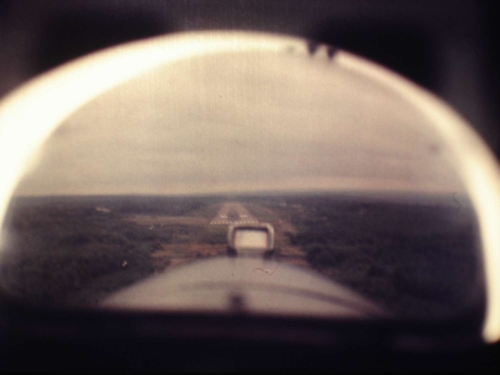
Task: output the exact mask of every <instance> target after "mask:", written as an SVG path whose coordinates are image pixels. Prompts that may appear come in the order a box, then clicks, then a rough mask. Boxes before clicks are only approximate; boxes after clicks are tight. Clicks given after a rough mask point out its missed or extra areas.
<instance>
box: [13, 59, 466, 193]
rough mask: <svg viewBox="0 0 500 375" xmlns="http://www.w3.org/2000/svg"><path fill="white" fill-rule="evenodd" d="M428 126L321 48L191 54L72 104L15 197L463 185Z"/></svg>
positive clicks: (438, 188) (447, 187)
mask: <svg viewBox="0 0 500 375" xmlns="http://www.w3.org/2000/svg"><path fill="white" fill-rule="evenodd" d="M124 64H126V62H124ZM77 89H78V88H75V90H77ZM429 129H430V128H429V126H428V124H426V123H425V120H424V119H423V118H422V117H421V116H420V115H419V113H417V112H415V110H414V109H412V108H411V107H410V106H409V105H408V104H406V103H405V102H404V101H403V100H401V99H400V98H397V97H394V96H393V94H392V93H391V92H388V91H387V90H385V89H383V88H381V87H379V86H377V85H375V84H372V83H368V82H366V81H363V80H362V79H361V78H360V77H357V76H355V75H353V74H352V73H350V72H347V71H346V70H345V69H343V68H340V67H339V66H337V65H336V64H335V62H332V61H329V60H328V59H327V58H326V56H316V57H315V58H311V57H308V56H305V55H303V54H297V55H294V54H290V53H285V52H283V53H269V52H268V53H266V54H262V53H257V52H251V53H250V52H249V53H246V54H241V53H240V54H238V55H236V54H230V53H226V54H219V55H214V56H209V57H199V58H192V59H191V60H188V61H184V62H181V63H176V64H175V65H169V66H165V67H162V68H161V69H157V70H155V71H152V72H150V73H148V74H147V75H145V76H141V77H140V78H138V79H135V80H133V81H130V82H128V83H126V84H124V85H121V86H120V87H116V88H114V89H113V90H111V91H109V92H107V93H105V94H104V95H102V96H100V97H99V98H96V99H95V100H93V101H92V102H89V103H88V104H87V105H86V106H85V107H83V108H81V109H80V110H78V111H77V112H76V113H74V114H73V115H72V116H71V117H70V118H68V119H67V121H66V122H65V124H64V125H63V126H61V127H60V128H59V129H58V130H57V131H56V132H55V133H54V134H53V136H52V138H51V139H50V141H49V142H48V143H47V145H46V147H45V149H44V150H43V153H42V154H41V157H40V161H39V165H38V167H37V169H36V170H35V172H34V173H32V174H31V175H29V176H27V178H25V180H24V181H23V182H22V183H21V184H20V186H19V188H18V194H26V195H32V194H34V195H40V194H43V195H45V194H127V193H136V194H178V193H210V192H226V191H246V190H251V191H252V190H259V189H260V190H267V189H286V190H300V189H314V190H323V189H343V190H398V191H408V190H415V191H440V192H443V191H444V192H447V191H459V190H461V186H460V184H459V182H458V180H457V179H456V178H455V177H454V175H453V174H452V173H451V170H450V168H449V167H448V166H447V164H446V162H445V161H444V159H443V158H442V156H441V154H440V153H439V152H438V151H437V150H439V149H440V145H439V142H437V141H436V139H434V137H433V134H432V132H431V131H430V130H429Z"/></svg>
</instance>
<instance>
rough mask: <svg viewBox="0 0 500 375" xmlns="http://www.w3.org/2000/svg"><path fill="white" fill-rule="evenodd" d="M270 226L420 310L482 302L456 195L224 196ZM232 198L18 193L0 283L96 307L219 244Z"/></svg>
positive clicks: (356, 279)
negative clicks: (218, 221)
mask: <svg viewBox="0 0 500 375" xmlns="http://www.w3.org/2000/svg"><path fill="white" fill-rule="evenodd" d="M230 199H231V200H237V201H238V202H240V203H241V204H242V205H243V206H244V207H245V208H246V209H247V210H248V211H249V212H250V213H251V214H252V215H253V216H254V217H255V218H257V219H258V220H259V221H261V222H269V223H271V224H272V225H273V226H274V228H275V235H276V241H275V242H276V246H277V247H278V248H279V255H278V258H279V260H280V261H281V262H283V263H288V264H293V265H295V266H300V267H308V268H311V269H314V270H316V271H317V272H320V273H322V274H323V275H325V276H326V277H329V278H330V279H332V280H335V281H338V282H340V283H342V284H344V285H347V286H349V287H351V288H352V289H354V290H356V291H357V292H359V293H360V294H362V295H364V296H366V297H368V298H370V299H372V300H374V301H376V302H378V303H379V304H381V305H383V306H386V307H387V308H388V309H390V310H391V311H393V312H394V313H395V314H399V315H401V316H405V317H410V318H412V317H416V318H429V319H432V318H440V317H444V316H451V315H453V314H456V312H457V311H463V310H466V309H467V308H469V305H474V304H475V303H477V302H478V301H481V298H482V294H481V292H480V289H481V288H480V272H478V269H479V267H480V263H479V260H478V257H477V255H476V254H477V249H478V244H477V233H476V224H475V219H474V215H473V213H472V211H471V209H470V208H468V206H457V205H456V204H454V203H453V201H451V200H450V202H451V203H450V202H448V201H443V200H439V199H436V200H431V201H428V202H424V201H419V202H411V201H408V202H404V201H399V202H398V201H395V200H394V201H390V200H387V199H385V200H384V199H379V198H375V197H359V196H349V195H316V196H315V195H309V196H291V195H286V196H267V197H264V196H256V197H244V196H241V197H230ZM227 200H228V197H196V198H187V197H161V196H108V197H105V196H101V197H44V198H17V199H16V200H14V201H13V202H12V204H11V208H10V214H9V219H8V221H7V225H6V227H5V228H4V232H5V233H6V237H5V238H6V240H5V241H4V242H5V243H4V245H3V249H2V260H1V264H0V271H1V281H2V286H3V288H4V289H6V290H7V291H8V292H10V293H11V294H13V295H16V296H19V297H21V298H22V299H24V300H25V301H27V302H29V303H33V304H38V305H65V304H69V305H81V304H86V305H92V304H95V303H96V302H98V301H99V299H101V298H103V297H104V296H106V295H108V294H110V293H112V292H114V291H116V290H118V289H120V288H123V287H124V286H127V285H130V284H133V283H135V282H137V281H138V280H141V279H144V278H146V277H148V276H150V275H152V274H154V273H158V272H163V271H165V270H167V271H168V269H171V268H173V267H176V266H177V265H179V264H183V263H186V262H192V261H195V260H198V259H203V258H207V257H214V256H224V255H225V252H226V234H227V225H210V220H211V219H212V218H213V217H214V216H215V215H216V214H217V212H218V211H219V209H220V208H221V206H222V205H223V203H224V202H226V201H227Z"/></svg>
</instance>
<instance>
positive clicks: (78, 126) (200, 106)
mask: <svg viewBox="0 0 500 375" xmlns="http://www.w3.org/2000/svg"><path fill="white" fill-rule="evenodd" d="M304 48H305V47H304ZM284 66H286V69H284V68H283V67H284ZM446 155H447V153H446V148H445V146H444V145H442V144H441V143H440V141H439V139H437V137H435V134H434V133H433V132H432V126H431V125H430V124H429V123H428V120H427V119H426V118H424V117H423V116H422V115H421V114H419V113H418V112H417V111H416V110H415V109H414V108H413V107H412V106H411V105H410V104H409V103H408V102H407V101H405V100H403V99H401V98H399V97H397V96H396V95H395V94H394V93H392V92H389V91H388V90H387V89H385V88H383V87H380V86H378V85H377V84H375V83H373V82H366V80H363V78H362V77H358V76H356V75H355V74H354V73H353V72H350V71H347V70H343V69H341V68H340V67H338V66H336V65H335V63H334V62H332V61H330V59H326V60H324V61H323V60H320V61H314V60H312V58H311V57H310V56H309V55H308V54H307V53H305V54H301V53H295V54H294V53H290V52H289V51H288V52H287V51H283V53H282V54H279V53H276V54H274V53H271V54H263V53H257V52H253V53H239V54H236V53H226V54H217V55H216V56H215V55H214V56H201V57H196V58H193V59H192V60H189V61H188V62H186V63H177V64H173V65H169V66H166V67H162V68H158V69H155V70H154V71H151V72H149V73H148V74H146V75H144V76H141V77H139V78H136V79H134V80H131V81H130V82H127V83H125V84H123V85H121V86H119V87H115V88H114V89H112V90H110V91H109V92H106V93H104V94H102V95H101V96H100V97H98V98H96V99H95V100H93V101H91V102H89V103H87V104H86V105H85V106H84V107H82V108H80V109H79V110H78V111H76V112H75V113H74V114H73V115H72V116H71V117H70V118H68V119H67V120H66V121H65V123H64V124H62V125H61V126H60V127H59V128H58V129H57V130H56V132H55V133H54V134H53V135H52V137H51V138H50V139H49V140H48V142H47V144H46V146H45V148H44V150H43V152H42V154H41V157H40V160H39V164H38V166H37V168H36V169H35V170H34V171H33V172H32V173H31V174H29V175H27V176H26V178H25V179H24V180H22V181H21V182H20V184H19V186H18V190H17V192H16V196H15V198H14V199H13V200H12V202H11V206H10V211H9V218H8V220H7V221H6V226H5V227H4V228H3V232H4V238H5V240H4V243H3V250H2V262H1V264H0V270H1V277H2V280H1V281H2V285H3V286H4V288H5V289H6V290H8V291H9V292H11V293H12V294H14V295H17V296H19V297H21V298H22V299H23V300H25V301H26V302H30V303H33V304H39V305H46V304H48V305H51V306H54V305H55V306H63V305H78V306H80V305H85V306H95V305H98V304H99V303H100V301H101V300H102V299H105V298H106V297H107V296H110V295H112V294H113V293H114V292H116V291H119V290H121V289H122V288H124V287H126V286H130V285H134V284H136V283H137V282H138V281H140V280H144V279H146V278H148V277H149V276H152V275H155V274H162V273H164V272H168V271H171V270H173V269H179V267H180V266H185V265H186V264H191V263H193V262H195V261H200V260H204V259H207V258H213V257H226V256H227V251H228V244H227V241H228V228H229V226H230V225H232V224H237V223H239V224H258V223H269V224H271V225H272V228H273V229H274V245H275V249H276V251H275V254H274V256H275V259H276V260H277V261H278V262H279V263H280V264H286V265H289V266H292V267H300V268H303V269H308V270H310V271H311V272H315V273H319V274H321V275H322V276H324V277H325V278H327V279H328V280H331V281H333V282H337V283H339V284H340V285H343V286H346V287H348V288H350V289H351V290H353V291H355V292H357V293H358V294H359V295H361V296H363V297H365V298H366V299H368V300H371V301H374V302H375V303H377V304H379V305H380V306H383V307H385V308H387V309H388V310H389V311H391V312H393V313H394V314H396V315H399V316H401V317H410V318H424V319H425V318H436V317H445V316H450V315H454V314H456V313H459V312H460V311H462V310H464V309H467V308H468V307H469V304H471V303H473V304H474V303H476V302H477V296H478V295H479V291H480V287H481V283H480V279H481V277H482V275H481V274H480V271H479V270H480V266H481V265H480V264H479V258H478V240H477V230H476V218H475V213H474V210H473V208H472V207H471V205H470V203H469V200H468V197H467V195H466V194H465V192H464V189H463V186H462V184H461V182H460V181H459V179H458V178H457V176H456V175H455V173H454V172H453V170H452V169H451V167H450V165H449V160H448V159H447V156H446ZM247 234H251V236H247ZM263 234H264V235H265V233H264V232H263ZM236 242H238V243H239V245H241V246H243V247H246V246H250V245H251V246H255V245H258V246H261V247H262V245H263V244H265V243H266V238H264V237H259V236H255V231H254V232H249V233H247V232H245V231H243V232H241V233H240V232H238V238H237V239H236ZM271 276H272V275H271ZM306 286H307V285H304V287H306Z"/></svg>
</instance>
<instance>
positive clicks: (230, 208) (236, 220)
mask: <svg viewBox="0 0 500 375" xmlns="http://www.w3.org/2000/svg"><path fill="white" fill-rule="evenodd" d="M258 222H259V221H258V220H257V219H256V218H255V217H253V216H252V215H251V214H250V212H248V210H247V209H246V208H245V207H243V205H242V204H241V203H238V202H231V203H225V204H224V205H223V206H222V208H221V209H220V210H219V212H218V213H217V215H215V217H214V218H213V219H212V221H211V222H210V225H229V224H256V223H258Z"/></svg>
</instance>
